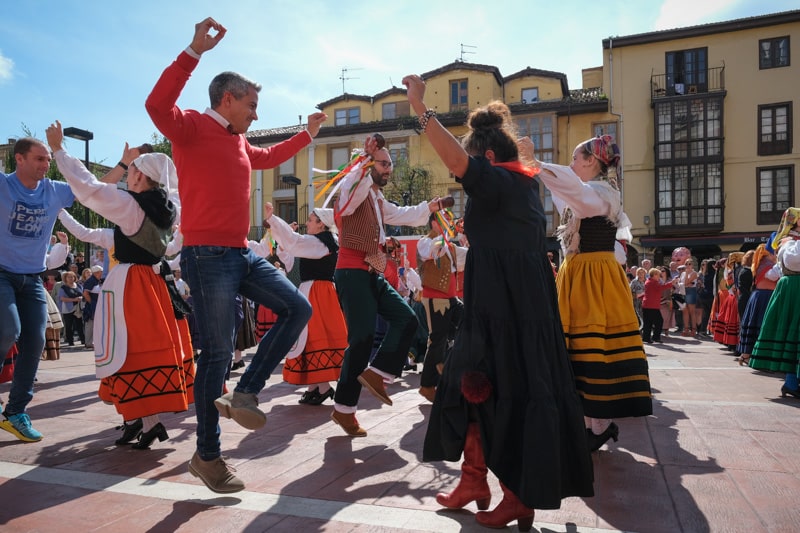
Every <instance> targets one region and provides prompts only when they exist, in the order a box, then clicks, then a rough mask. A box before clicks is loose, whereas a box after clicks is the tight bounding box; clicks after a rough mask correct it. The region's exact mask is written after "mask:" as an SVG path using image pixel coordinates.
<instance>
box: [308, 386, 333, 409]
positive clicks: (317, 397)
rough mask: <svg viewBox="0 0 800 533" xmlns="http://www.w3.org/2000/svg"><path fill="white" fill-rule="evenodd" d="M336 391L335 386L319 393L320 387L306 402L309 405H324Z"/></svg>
mask: <svg viewBox="0 0 800 533" xmlns="http://www.w3.org/2000/svg"><path fill="white" fill-rule="evenodd" d="M335 393H336V390H335V389H334V388H333V387H331V388H330V389H328V390H326V391H325V392H324V393H323V394H320V393H319V389H314V396H312V397H311V398H309V400H308V401H307V402H306V403H307V404H308V405H322V402H324V401H325V400H327V399H328V398H333V395H334V394H335Z"/></svg>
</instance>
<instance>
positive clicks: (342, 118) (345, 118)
mask: <svg viewBox="0 0 800 533" xmlns="http://www.w3.org/2000/svg"><path fill="white" fill-rule="evenodd" d="M334 116H335V121H336V122H335V123H336V125H337V126H347V125H349V124H359V123H361V109H360V108H358V107H348V108H344V109H336V110H335V111H334Z"/></svg>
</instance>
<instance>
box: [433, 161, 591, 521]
mask: <svg viewBox="0 0 800 533" xmlns="http://www.w3.org/2000/svg"><path fill="white" fill-rule="evenodd" d="M459 181H460V182H461V184H462V185H463V186H464V190H465V192H466V193H467V195H468V196H469V199H468V200H467V205H466V211H465V216H464V229H465V233H466V235H467V238H468V239H469V242H470V248H469V252H468V253H467V261H466V267H465V272H464V317H463V321H462V323H461V327H460V329H459V331H458V334H457V336H456V340H455V344H454V346H453V349H452V351H451V353H450V355H449V356H448V358H447V361H446V363H445V368H444V373H443V375H442V378H441V380H440V384H439V387H438V388H437V392H436V400H435V402H434V404H433V407H432V410H431V417H430V421H429V424H428V431H427V434H426V436H425V444H424V451H423V459H424V460H425V461H439V460H447V461H457V460H459V458H460V457H461V452H462V451H463V447H464V439H465V436H466V432H467V425H468V423H469V422H470V418H471V417H473V418H474V417H476V418H477V421H478V422H479V424H480V428H481V440H482V443H483V449H484V455H485V458H486V463H487V465H488V467H489V469H490V470H491V471H492V472H493V473H494V474H495V475H496V476H497V477H498V479H499V480H500V481H501V482H502V483H503V484H504V485H506V486H507V487H508V488H509V489H510V490H511V491H512V492H514V494H516V495H517V497H519V498H520V500H521V501H522V502H523V503H524V504H525V505H526V506H528V507H531V508H536V509H558V508H559V507H560V505H561V500H562V499H563V498H566V497H569V496H592V495H593V489H592V482H593V473H592V462H591V457H590V455H589V451H588V447H587V444H586V433H585V427H584V422H583V410H582V407H581V400H580V397H579V396H578V394H577V392H576V390H575V382H574V378H573V374H572V367H571V365H570V361H569V356H568V354H567V349H566V345H565V343H564V336H563V335H564V334H563V328H562V326H561V320H560V317H559V313H558V303H557V296H556V287H555V281H554V279H553V269H552V266H551V265H550V262H549V260H548V258H547V253H546V250H545V228H546V220H545V216H544V213H543V209H542V206H541V202H540V200H539V192H538V184H537V182H536V181H535V180H533V179H531V178H529V177H527V176H524V175H522V174H518V173H516V172H512V171H509V170H507V169H505V168H501V167H495V166H492V165H491V164H490V163H489V161H488V160H486V159H485V158H483V157H476V158H470V161H469V167H468V169H467V172H466V174H465V175H464V177H463V178H461V179H460V180H459ZM465 373H466V374H467V375H468V376H470V377H475V376H481V375H484V376H486V377H487V378H488V382H489V383H490V384H491V390H490V392H488V398H487V399H485V401H482V402H481V403H477V404H474V403H473V404H469V403H467V401H466V400H465V398H464V396H463V395H462V388H461V382H462V377H463V376H464V375H465ZM485 389H487V388H485ZM475 390H476V389H475V388H474V387H473V388H470V391H472V392H474V391H475Z"/></svg>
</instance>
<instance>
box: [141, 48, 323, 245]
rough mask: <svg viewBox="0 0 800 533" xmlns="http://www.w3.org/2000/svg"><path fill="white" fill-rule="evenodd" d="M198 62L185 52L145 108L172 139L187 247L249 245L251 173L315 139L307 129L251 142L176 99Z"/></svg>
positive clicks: (271, 164)
mask: <svg viewBox="0 0 800 533" xmlns="http://www.w3.org/2000/svg"><path fill="white" fill-rule="evenodd" d="M198 61H199V60H197V59H195V58H194V57H192V56H190V55H189V54H187V53H186V52H185V51H184V52H181V54H180V55H179V56H178V58H177V59H176V60H175V61H174V62H173V63H172V64H171V65H170V66H168V67H167V68H166V70H164V73H163V74H161V77H160V78H159V80H158V82H156V85H155V87H154V88H153V91H152V92H151V93H150V96H148V97H147V101H146V102H145V107H146V108H147V112H148V114H149V115H150V118H151V119H152V120H153V123H154V124H155V126H156V128H158V131H160V132H161V133H162V134H164V136H165V137H166V138H167V139H169V140H170V142H171V143H172V156H173V159H174V161H175V167H176V169H177V171H178V183H179V186H178V191H179V193H180V199H181V233H183V244H184V245H185V246H197V245H204V246H228V247H235V248H239V247H246V246H247V234H248V232H249V231H250V209H249V203H250V173H251V171H252V170H253V169H267V168H275V167H277V166H278V165H280V164H281V163H283V162H284V161H286V160H288V159H290V158H291V157H292V156H294V155H295V154H296V153H297V152H298V151H299V150H301V149H302V148H303V147H305V146H307V145H308V144H309V143H311V140H312V139H311V135H309V133H308V131H302V132H300V133H298V134H297V135H295V136H293V137H292V138H290V139H287V140H285V141H283V142H280V143H278V144H276V145H274V146H271V147H269V148H257V147H254V146H251V145H250V143H249V142H248V141H247V138H246V137H245V136H244V135H243V134H231V133H229V132H228V130H227V129H225V128H224V127H223V126H222V125H221V124H220V123H219V122H217V121H216V120H214V118H212V117H211V116H209V115H207V114H205V113H200V112H198V111H194V110H191V109H190V110H187V111H183V110H181V109H180V108H179V107H178V106H177V105H176V102H177V100H178V97H179V96H180V94H181V91H182V90H183V87H184V86H185V85H186V82H187V81H188V80H189V76H190V75H191V73H192V71H193V70H194V68H195V67H196V66H197V63H198Z"/></svg>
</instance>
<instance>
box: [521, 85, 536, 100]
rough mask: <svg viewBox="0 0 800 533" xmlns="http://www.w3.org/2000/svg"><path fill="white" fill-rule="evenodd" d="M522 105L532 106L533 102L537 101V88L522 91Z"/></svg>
mask: <svg viewBox="0 0 800 533" xmlns="http://www.w3.org/2000/svg"><path fill="white" fill-rule="evenodd" d="M521 101H522V103H523V104H532V103H534V102H538V101H539V88H538V87H528V88H525V89H522V100H521Z"/></svg>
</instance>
